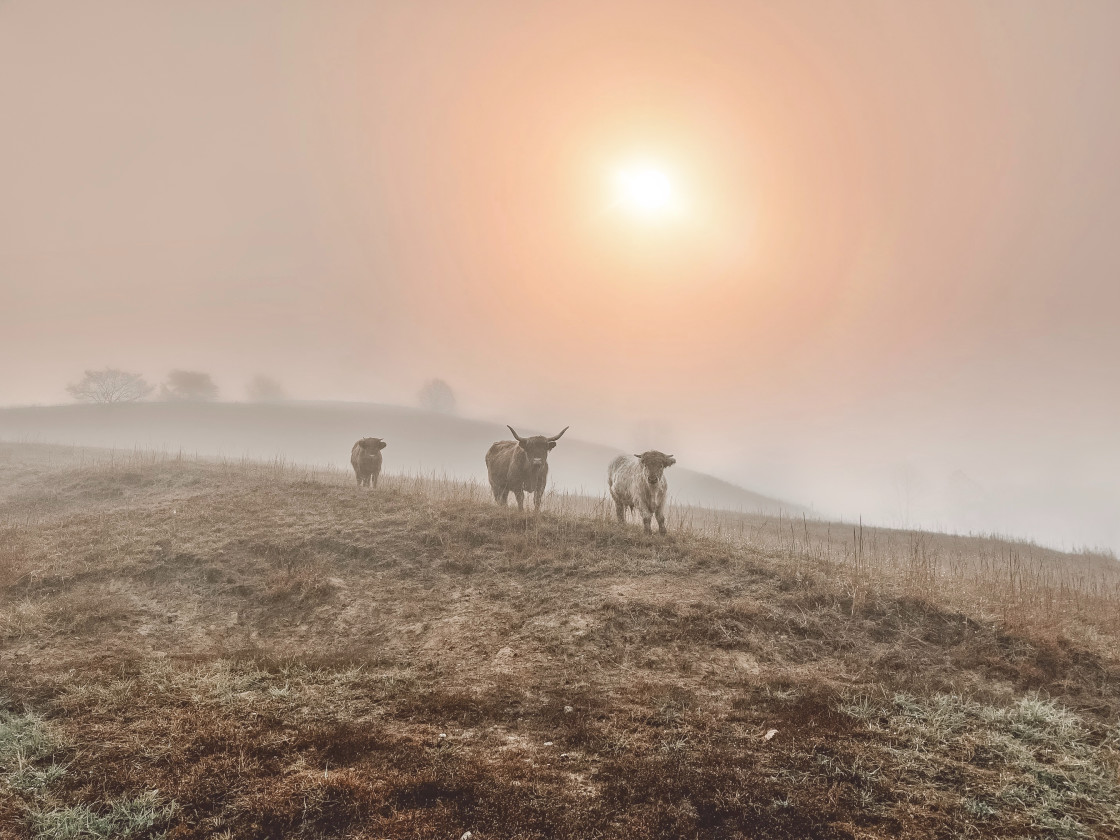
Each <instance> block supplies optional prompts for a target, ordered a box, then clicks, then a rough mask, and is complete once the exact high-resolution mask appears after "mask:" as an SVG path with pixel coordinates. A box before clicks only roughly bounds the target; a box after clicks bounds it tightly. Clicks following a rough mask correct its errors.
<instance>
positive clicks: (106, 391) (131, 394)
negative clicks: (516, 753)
mask: <svg viewBox="0 0 1120 840" xmlns="http://www.w3.org/2000/svg"><path fill="white" fill-rule="evenodd" d="M154 389H155V386H153V385H150V384H148V382H146V381H145V380H144V377H143V376H141V375H140V374H138V373H129V372H128V371H124V370H117V369H116V368H102V369H101V370H87V371H86V374H85V376H83V377H82V378H81V380H79V381H78V382H75V383H74V384H72V385H67V386H66V390H67V391H69V392H70V396H72V397H73V398H74V399H76V400H78V402H89V403H119V402H137V401H138V400H142V399H144V397H146V396H148V395H149V394H150V393H152V391H153V390H154Z"/></svg>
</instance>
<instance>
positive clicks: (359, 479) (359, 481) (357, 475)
mask: <svg viewBox="0 0 1120 840" xmlns="http://www.w3.org/2000/svg"><path fill="white" fill-rule="evenodd" d="M354 478H355V479H356V480H357V482H358V486H359V487H361V486H362V474H361V473H360V472H358V471H357V470H354Z"/></svg>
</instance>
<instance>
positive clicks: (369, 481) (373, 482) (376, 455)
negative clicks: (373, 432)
mask: <svg viewBox="0 0 1120 840" xmlns="http://www.w3.org/2000/svg"><path fill="white" fill-rule="evenodd" d="M386 446H388V444H387V443H385V441H383V440H382V439H381V438H372V437H370V438H362V439H361V440H360V441H358V442H357V443H355V444H354V448H353V449H351V450H350V466H352V467H353V468H354V477H355V478H357V479H358V486H359V487H361V486H363V485H365V486H367V487H370V486H372V487H376V486H377V477H378V476H379V475H381V450H382V449H384V448H385V447H386Z"/></svg>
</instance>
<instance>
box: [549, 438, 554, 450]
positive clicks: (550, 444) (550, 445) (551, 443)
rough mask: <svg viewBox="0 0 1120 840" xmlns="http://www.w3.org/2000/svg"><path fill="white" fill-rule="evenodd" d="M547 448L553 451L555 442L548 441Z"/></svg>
mask: <svg viewBox="0 0 1120 840" xmlns="http://www.w3.org/2000/svg"><path fill="white" fill-rule="evenodd" d="M548 448H549V449H555V448H556V441H554V440H550V441H549V442H548Z"/></svg>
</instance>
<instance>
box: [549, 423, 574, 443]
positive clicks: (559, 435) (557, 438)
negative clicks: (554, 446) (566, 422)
mask: <svg viewBox="0 0 1120 840" xmlns="http://www.w3.org/2000/svg"><path fill="white" fill-rule="evenodd" d="M568 428H569V427H568V426H565V427H564V428H563V429H561V430H560V434H558V435H553V436H552V437H550V438H549V440H560V438H562V437H563V436H564V432H566V431H568Z"/></svg>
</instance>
